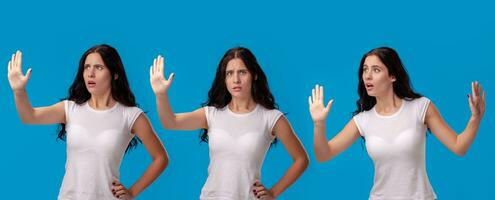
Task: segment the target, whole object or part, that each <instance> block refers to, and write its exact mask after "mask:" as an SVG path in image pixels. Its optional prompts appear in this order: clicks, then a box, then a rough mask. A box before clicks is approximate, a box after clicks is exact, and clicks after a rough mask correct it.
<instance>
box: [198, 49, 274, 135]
mask: <svg viewBox="0 0 495 200" xmlns="http://www.w3.org/2000/svg"><path fill="white" fill-rule="evenodd" d="M235 58H238V59H241V60H242V62H244V64H245V65H246V67H247V69H248V71H249V73H251V75H252V77H253V79H252V82H251V96H252V98H253V100H254V102H256V103H258V104H260V105H262V106H263V107H265V108H266V109H270V110H272V109H278V105H277V104H276V103H275V98H274V97H273V95H272V92H271V91H270V88H269V87H268V80H267V78H266V75H265V73H264V72H263V70H262V69H261V67H260V65H259V64H258V61H257V60H256V57H255V56H254V54H253V53H252V52H251V51H250V50H249V49H247V48H245V47H234V48H231V49H229V50H228V51H227V52H226V53H225V55H223V58H222V60H220V63H219V64H218V68H217V72H216V74H215V80H213V83H212V84H211V88H210V91H208V101H206V102H205V103H203V104H202V106H213V107H215V108H223V107H225V106H227V105H228V104H229V103H230V101H231V100H232V95H231V94H230V93H229V91H228V90H227V85H226V84H225V77H226V76H225V75H226V69H227V63H229V61H231V60H233V59H235ZM200 137H201V141H202V142H206V143H208V130H207V129H203V130H201V134H200ZM276 142H277V140H276V139H275V140H274V141H273V143H272V144H274V143H276Z"/></svg>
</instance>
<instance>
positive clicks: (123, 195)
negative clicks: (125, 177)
mask: <svg viewBox="0 0 495 200" xmlns="http://www.w3.org/2000/svg"><path fill="white" fill-rule="evenodd" d="M112 194H113V196H115V197H117V198H119V199H124V200H132V199H134V196H132V194H131V193H130V191H129V190H128V189H127V188H126V187H125V186H124V185H122V183H120V181H119V180H117V179H115V180H114V181H113V182H112Z"/></svg>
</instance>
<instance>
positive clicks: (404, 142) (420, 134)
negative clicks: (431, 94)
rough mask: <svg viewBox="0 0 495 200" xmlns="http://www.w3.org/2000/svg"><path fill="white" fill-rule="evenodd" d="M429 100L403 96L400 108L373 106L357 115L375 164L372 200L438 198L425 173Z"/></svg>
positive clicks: (358, 124)
mask: <svg viewBox="0 0 495 200" xmlns="http://www.w3.org/2000/svg"><path fill="white" fill-rule="evenodd" d="M429 104H430V100H429V99H427V98H425V97H421V98H417V99H414V100H411V101H408V100H402V105H401V107H400V108H399V110H398V111H397V112H395V113H394V114H392V115H389V116H382V115H380V114H378V113H377V112H376V110H375V107H373V108H372V109H371V110H369V111H363V112H361V113H359V114H357V115H356V116H354V118H353V119H354V122H355V123H356V126H357V127H358V129H359V133H360V134H361V136H363V137H364V138H365V141H366V142H365V144H366V149H367V151H368V155H369V156H370V157H371V159H372V160H373V163H374V165H375V177H374V183H373V188H372V189H371V193H370V196H369V199H370V200H378V199H386V200H413V199H414V200H419V199H425V200H426V199H436V194H435V192H434V191H433V189H432V187H431V184H430V182H429V180H428V175H427V174H426V164H425V143H426V141H425V139H426V138H425V137H426V129H427V127H426V124H425V123H424V122H425V116H426V110H427V109H428V105H429Z"/></svg>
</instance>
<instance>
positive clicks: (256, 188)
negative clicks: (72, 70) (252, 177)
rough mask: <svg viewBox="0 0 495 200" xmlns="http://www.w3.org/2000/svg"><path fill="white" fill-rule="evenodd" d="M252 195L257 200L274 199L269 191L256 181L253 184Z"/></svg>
mask: <svg viewBox="0 0 495 200" xmlns="http://www.w3.org/2000/svg"><path fill="white" fill-rule="evenodd" d="M253 193H254V196H256V198H258V199H263V200H273V199H275V195H273V192H272V191H271V190H269V189H267V188H266V187H265V186H264V185H263V184H262V183H261V182H260V181H259V180H256V181H255V182H254V184H253Z"/></svg>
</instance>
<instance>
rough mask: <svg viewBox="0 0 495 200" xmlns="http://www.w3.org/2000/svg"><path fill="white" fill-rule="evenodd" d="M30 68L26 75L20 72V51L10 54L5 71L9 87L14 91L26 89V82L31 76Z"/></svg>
mask: <svg viewBox="0 0 495 200" xmlns="http://www.w3.org/2000/svg"><path fill="white" fill-rule="evenodd" d="M31 70H32V69H31V68H29V69H28V70H27V72H26V75H24V74H22V52H21V51H17V52H16V53H15V54H12V58H11V60H10V61H9V64H8V69H7V71H8V78H9V83H10V87H11V88H12V91H13V92H14V93H15V92H19V91H25V90H26V85H27V82H28V80H29V77H30V76H31Z"/></svg>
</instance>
